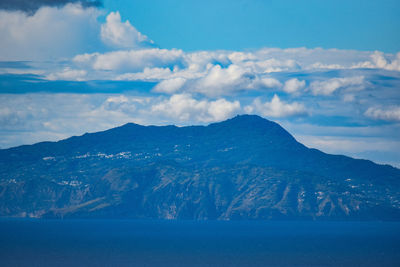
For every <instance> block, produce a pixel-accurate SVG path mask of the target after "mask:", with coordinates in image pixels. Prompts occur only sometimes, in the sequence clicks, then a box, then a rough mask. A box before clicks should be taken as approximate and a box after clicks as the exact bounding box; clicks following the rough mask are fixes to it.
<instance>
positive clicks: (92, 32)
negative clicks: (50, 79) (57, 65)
mask: <svg viewBox="0 0 400 267" xmlns="http://www.w3.org/2000/svg"><path fill="white" fill-rule="evenodd" d="M99 14H100V13H99V11H98V10H97V9H95V8H87V9H83V8H82V7H81V6H80V5H72V4H68V5H66V6H64V7H62V8H54V7H42V8H40V9H39V10H38V11H37V12H36V13H35V14H33V15H32V16H29V15H27V14H26V13H23V12H7V11H1V10H0V36H1V38H0V46H1V49H0V60H57V59H59V58H63V57H72V56H74V55H76V54H80V53H84V52H87V51H91V50H94V49H98V48H99V47H100V44H99V43H100V41H99V38H98V35H99V24H98V22H97V17H98V16H99Z"/></svg>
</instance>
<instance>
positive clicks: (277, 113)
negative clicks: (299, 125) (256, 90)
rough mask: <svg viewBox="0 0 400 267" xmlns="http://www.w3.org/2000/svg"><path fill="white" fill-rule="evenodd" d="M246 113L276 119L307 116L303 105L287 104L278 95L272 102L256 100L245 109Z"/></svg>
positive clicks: (296, 103)
mask: <svg viewBox="0 0 400 267" xmlns="http://www.w3.org/2000/svg"><path fill="white" fill-rule="evenodd" d="M245 111H246V112H248V113H259V114H261V115H262V116H266V117H274V118H281V117H291V116H303V115H307V110H306V108H305V107H304V105H303V104H300V103H298V102H293V103H285V102H284V101H281V100H280V98H279V97H278V96H277V95H274V97H273V98H272V99H271V101H270V102H268V101H267V102H264V103H263V102H261V100H260V99H259V98H256V99H255V100H254V101H253V103H252V104H251V105H249V106H246V107H245Z"/></svg>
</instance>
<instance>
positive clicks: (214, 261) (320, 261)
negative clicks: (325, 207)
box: [0, 219, 400, 267]
mask: <svg viewBox="0 0 400 267" xmlns="http://www.w3.org/2000/svg"><path fill="white" fill-rule="evenodd" d="M0 266H56V267H61V266H73V267H77V266H400V223H397V222H304V221H303V222H292V221H291V222H248V221H246V222H244V221H240V222H230V221H222V222H221V221H218V222H215V221H200V222H199V221H197V222H195V221H141V220H16V219H3V220H0Z"/></svg>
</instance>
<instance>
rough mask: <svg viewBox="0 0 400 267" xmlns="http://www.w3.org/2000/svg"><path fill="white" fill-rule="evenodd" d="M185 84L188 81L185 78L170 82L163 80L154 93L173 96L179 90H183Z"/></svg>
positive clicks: (174, 79) (170, 80)
mask: <svg viewBox="0 0 400 267" xmlns="http://www.w3.org/2000/svg"><path fill="white" fill-rule="evenodd" d="M185 82H186V79H184V78H173V79H169V80H163V81H161V82H160V83H158V84H157V85H156V86H155V87H154V89H153V90H154V92H159V93H167V94H173V93H175V92H177V91H178V90H179V89H181V88H182V86H183V85H184V84H185Z"/></svg>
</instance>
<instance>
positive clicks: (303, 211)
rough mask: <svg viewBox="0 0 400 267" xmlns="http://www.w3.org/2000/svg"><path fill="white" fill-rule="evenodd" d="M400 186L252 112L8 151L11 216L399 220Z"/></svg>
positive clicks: (0, 188) (1, 169) (397, 175)
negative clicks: (313, 146)
mask: <svg viewBox="0 0 400 267" xmlns="http://www.w3.org/2000/svg"><path fill="white" fill-rule="evenodd" d="M399 188H400V170H399V169H396V168H393V167H390V166H383V165H377V164H374V163H373V162H371V161H366V160H356V159H352V158H349V157H345V156H335V155H328V154H325V153H322V152H321V151H318V150H315V149H309V148H307V147H305V146H303V145H302V144H300V143H298V142H297V141H296V140H295V139H294V138H293V137H292V136H291V135H290V134H289V133H288V132H286V131H285V130H284V129H283V128H282V127H280V126H279V125H278V124H276V123H274V122H271V121H268V120H265V119H263V118H260V117H258V116H249V115H243V116H237V117H235V118H233V119H230V120H227V121H224V122H220V123H215V124H211V125H209V126H206V127H204V126H191V127H180V128H178V127H175V126H164V127H155V126H148V127H145V126H140V125H136V124H126V125H124V126H121V127H118V128H114V129H110V130H107V131H104V132H98V133H92V134H85V135H83V136H79V137H71V138H69V139H66V140H62V141H59V142H54V143H53V142H44V143H38V144H35V145H31V146H21V147H16V148H11V149H6V150H0V216H3V217H5V216H13V217H14V216H15V217H45V218H54V217H56V218H69V217H74V218H87V217H96V218H163V219H221V220H229V219H260V220H261V219H315V220H339V219H340V220H342V219H349V220H360V219H361V220H364V219H371V220H398V219H400V190H399Z"/></svg>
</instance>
